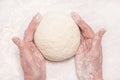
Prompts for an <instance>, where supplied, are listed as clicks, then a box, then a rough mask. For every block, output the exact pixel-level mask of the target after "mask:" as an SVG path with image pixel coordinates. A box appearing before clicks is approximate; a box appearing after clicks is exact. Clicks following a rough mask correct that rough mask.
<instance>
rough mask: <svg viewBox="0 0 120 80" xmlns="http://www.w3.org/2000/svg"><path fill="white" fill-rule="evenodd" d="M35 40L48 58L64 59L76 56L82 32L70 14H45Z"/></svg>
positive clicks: (53, 59) (52, 59)
mask: <svg viewBox="0 0 120 80" xmlns="http://www.w3.org/2000/svg"><path fill="white" fill-rule="evenodd" d="M34 41H35V44H36V46H37V47H38V48H39V50H40V51H41V52H42V54H43V56H44V57H45V58H46V59H48V60H50V61H63V60H66V59H68V58H71V57H72V56H74V54H75V52H76V50H77V49H78V46H79V43H80V32H79V28H78V26H77V25H76V24H75V22H74V20H73V19H72V18H71V16H70V15H68V14H62V13H49V14H46V15H44V16H43V19H42V21H41V23H40V24H39V26H38V28H37V30H36V31H35V34H34Z"/></svg>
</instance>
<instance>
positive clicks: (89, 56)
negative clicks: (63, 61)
mask: <svg viewBox="0 0 120 80" xmlns="http://www.w3.org/2000/svg"><path fill="white" fill-rule="evenodd" d="M71 15H72V18H73V19H74V21H75V22H76V24H78V26H79V28H80V31H81V36H80V37H81V40H80V46H79V48H78V51H77V53H76V55H75V65H76V71H77V76H78V78H79V80H102V46H101V39H102V36H103V34H104V33H105V30H104V29H101V30H99V31H98V32H97V33H96V34H95V33H94V31H93V30H92V29H91V28H90V26H89V25H88V24H86V23H85V21H84V20H82V19H81V17H80V16H79V15H78V14H77V13H75V12H73V13H72V14H71Z"/></svg>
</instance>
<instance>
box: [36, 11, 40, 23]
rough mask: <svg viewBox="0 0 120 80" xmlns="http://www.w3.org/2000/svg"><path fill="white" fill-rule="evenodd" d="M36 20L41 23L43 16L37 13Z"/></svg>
mask: <svg viewBox="0 0 120 80" xmlns="http://www.w3.org/2000/svg"><path fill="white" fill-rule="evenodd" d="M35 20H36V21H37V22H40V20H41V15H40V13H37V14H36V15H35Z"/></svg>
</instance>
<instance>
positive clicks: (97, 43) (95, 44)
mask: <svg viewBox="0 0 120 80" xmlns="http://www.w3.org/2000/svg"><path fill="white" fill-rule="evenodd" d="M105 32H106V30H105V29H100V30H99V31H98V32H97V33H96V35H95V37H94V39H93V47H94V48H97V47H99V46H101V39H102V36H103V35H104V33H105Z"/></svg>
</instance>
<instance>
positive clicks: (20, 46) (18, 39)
mask: <svg viewBox="0 0 120 80" xmlns="http://www.w3.org/2000/svg"><path fill="white" fill-rule="evenodd" d="M12 41H13V42H14V43H15V44H16V45H17V47H18V48H19V49H21V48H23V42H22V41H21V40H20V38H18V37H13V38H12Z"/></svg>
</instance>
